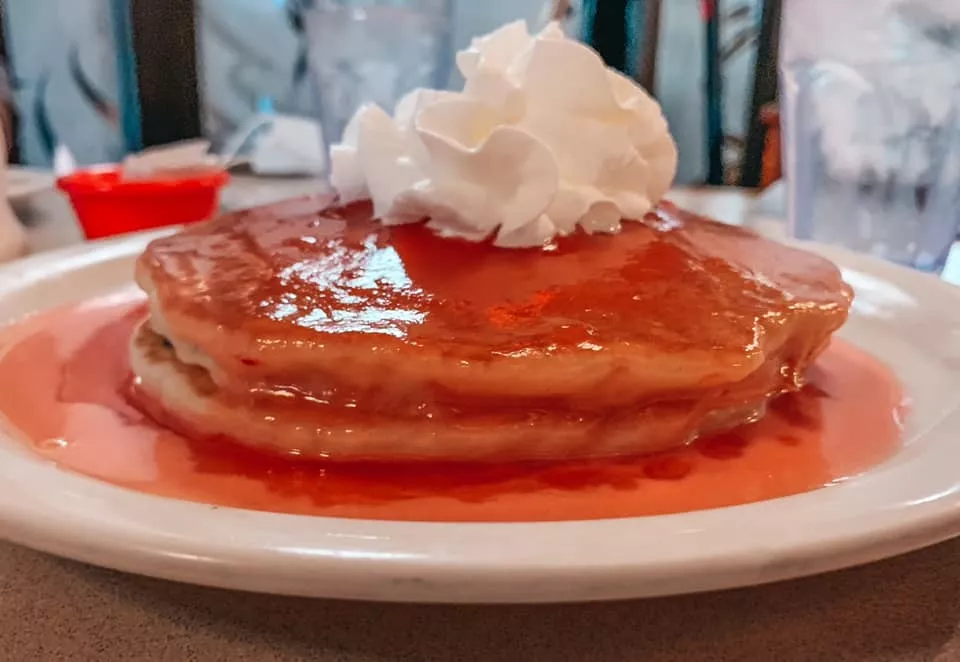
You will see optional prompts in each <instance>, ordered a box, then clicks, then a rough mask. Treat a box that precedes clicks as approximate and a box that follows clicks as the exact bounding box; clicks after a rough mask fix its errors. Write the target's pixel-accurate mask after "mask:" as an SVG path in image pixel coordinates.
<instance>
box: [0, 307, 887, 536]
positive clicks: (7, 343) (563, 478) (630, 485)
mask: <svg viewBox="0 0 960 662" xmlns="http://www.w3.org/2000/svg"><path fill="white" fill-rule="evenodd" d="M142 317H143V307H142V304H140V303H133V302H130V301H129V300H128V301H126V302H118V301H117V300H116V299H108V300H103V301H99V302H98V301H92V302H89V303H87V304H83V305H80V306H76V307H72V308H65V309H60V310H56V311H52V312H49V313H44V314H41V315H39V316H37V317H35V318H32V319H30V320H28V321H26V322H23V323H21V324H20V325H18V326H15V327H12V328H10V329H8V330H6V331H5V332H4V334H3V336H2V339H0V341H2V347H3V353H2V356H0V413H2V414H3V416H4V417H5V418H6V420H7V424H8V426H9V427H10V428H12V430H14V431H16V433H17V434H18V436H19V437H20V438H22V439H23V441H24V442H25V443H28V444H29V445H30V446H31V447H32V448H33V449H34V450H35V451H36V452H37V453H39V454H40V455H42V456H44V457H47V458H49V459H50V460H52V461H54V462H56V463H57V464H58V465H59V466H60V467H62V468H64V469H67V470H72V471H75V472H79V473H81V474H85V475H88V476H91V477H94V478H97V479H100V480H103V481H106V482H109V483H113V484H115V485H118V486H121V487H126V488H129V489H133V490H139V491H143V492H148V493H152V494H157V495H161V496H167V497H173V498H178V499H185V500H190V501H197V502H202V503H210V504H217V505H221V506H234V507H240V508H249V509H255V510H264V511H272V512H281V513H297V514H310V515H327V516H337V517H351V518H367V519H388V520H389V519H393V520H418V521H546V520H579V519H597V518H608V517H629V516H639V515H652V514H661V513H672V512H683V511H690V510H697V509H704V508H715V507H722V506H728V505H735V504H741V503H748V502H753V501H758V500H762V499H770V498H776V497H781V496H786V495H790V494H795V493H799V492H803V491H808V490H812V489H816V488H819V487H822V486H824V485H829V484H830V483H833V482H835V481H838V480H841V479H843V478H846V477H849V476H852V475H856V474H858V473H861V472H863V471H865V470H867V469H869V468H870V467H872V466H874V465H876V464H877V463H879V462H881V461H883V460H884V459H886V458H887V457H889V456H890V455H891V454H892V453H894V452H895V451H896V449H897V448H898V445H899V439H900V425H899V420H900V417H901V415H902V414H903V409H902V405H901V403H902V395H901V392H900V389H899V387H898V385H897V383H896V380H895V379H894V378H893V377H892V375H891V374H890V373H889V371H888V370H886V368H884V367H883V366H882V365H881V364H880V363H878V362H877V361H876V360H874V359H873V358H871V357H870V356H868V355H866V354H864V353H863V352H861V351H859V350H857V349H856V348H854V347H852V346H850V345H847V344H845V343H842V342H839V341H835V342H834V343H833V344H832V345H831V347H830V348H829V349H828V350H827V351H826V352H825V353H824V355H823V356H822V357H821V358H820V360H819V361H818V362H817V364H816V365H815V366H813V367H812V368H811V370H810V374H809V377H810V382H809V385H808V386H807V387H806V388H805V389H804V390H803V391H801V392H800V393H799V394H795V395H788V396H784V397H782V398H780V399H779V400H777V401H776V402H774V403H773V405H772V407H771V411H770V413H769V414H768V415H767V417H766V418H765V419H764V420H763V421H761V422H760V423H759V424H756V425H753V426H750V427H748V428H743V429H740V430H736V431H734V432H731V433H727V434H723V435H720V436H717V437H713V438H708V439H703V440H701V441H699V442H697V443H696V444H694V445H692V446H690V447H687V448H684V449H682V450H679V451H674V452H670V453H664V454H659V455H653V456H647V457H642V458H620V459H615V460H592V461H591V460H585V461H572V462H558V463H514V464H498V465H491V464H486V465H475V464H474V465H471V464H459V465H450V464H342V463H330V462H327V463H322V462H303V461H295V460H290V459H287V458H282V457H276V456H270V455H266V454H262V453H258V452H255V451H251V450H246V449H243V448H241V447H239V446H235V445H231V444H227V443H223V442H220V443H211V442H197V441H191V440H189V439H186V438H184V437H181V436H178V435H176V434H174V433H172V432H169V431H167V430H165V429H163V428H161V427H159V426H158V425H156V424H155V423H153V422H152V421H150V420H148V419H146V418H145V417H144V416H143V415H142V414H141V413H140V412H139V411H138V410H137V409H135V408H133V407H132V406H130V405H129V403H128V400H127V393H128V387H129V380H130V368H129V362H128V353H127V343H128V339H129V336H130V333H131V331H132V329H133V327H134V326H135V324H136V323H137V322H138V321H139V320H140V319H142Z"/></svg>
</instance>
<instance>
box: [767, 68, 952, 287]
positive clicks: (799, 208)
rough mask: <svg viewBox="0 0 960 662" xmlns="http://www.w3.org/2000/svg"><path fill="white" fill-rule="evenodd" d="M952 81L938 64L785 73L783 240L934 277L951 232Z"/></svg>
mask: <svg viewBox="0 0 960 662" xmlns="http://www.w3.org/2000/svg"><path fill="white" fill-rule="evenodd" d="M958 72H960V67H958V66H957V63H955V62H947V61H942V60H941V61H920V60H917V61H909V60H908V61H896V62H882V63H869V64H862V63H861V64H848V63H841V62H836V61H829V60H798V61H795V62H793V63H792V64H789V65H785V66H784V67H783V69H782V71H781V73H782V80H783V89H782V95H783V98H782V101H783V106H784V117H783V121H784V129H785V131H784V135H785V145H784V150H785V166H786V167H785V170H786V177H787V191H788V214H789V221H790V228H791V230H792V233H793V235H794V236H795V237H797V238H800V239H810V240H814V241H818V242H822V243H828V244H837V245H842V246H846V247H847V248H851V249H853V250H856V251H859V252H863V253H870V254H873V255H876V256H879V257H882V258H885V259H888V260H891V261H894V262H897V263H900V264H903V265H906V266H910V267H914V268H916V269H921V270H924V271H929V272H935V273H939V272H940V271H941V270H942V269H943V266H944V262H945V261H946V258H947V255H948V253H949V251H950V248H951V246H952V244H953V242H954V240H955V238H956V236H957V230H958V227H960V108H958V101H960V95H958V89H960V73H958Z"/></svg>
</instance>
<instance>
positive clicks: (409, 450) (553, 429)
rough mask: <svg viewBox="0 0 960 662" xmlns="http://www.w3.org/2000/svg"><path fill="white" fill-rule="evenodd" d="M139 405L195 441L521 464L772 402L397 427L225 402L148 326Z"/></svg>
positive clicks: (748, 418)
mask: <svg viewBox="0 0 960 662" xmlns="http://www.w3.org/2000/svg"><path fill="white" fill-rule="evenodd" d="M130 357H131V365H132V368H133V371H134V375H135V377H136V379H135V380H134V394H133V395H134V398H135V400H136V402H137V404H138V405H139V406H140V408H141V409H142V410H143V411H145V412H146V413H147V414H148V415H150V416H151V417H153V418H155V419H157V420H158V422H160V423H162V424H164V425H166V426H167V427H170V428H172V429H174V430H176V431H178V432H180V433H182V434H185V435H187V436H191V437H195V438H196V437H201V438H214V439H223V440H228V441H233V442H236V443H240V444H243V445H246V446H252V447H256V448H260V449H262V450H266V451H271V452H275V453H282V454H293V455H299V456H304V457H316V458H331V459H337V460H350V461H353V460H373V461H376V460H381V461H388V460H389V461H395V460H444V461H518V460H543V459H573V458H585V457H606V456H616V455H639V454H644V453H651V452H656V451H660V450H664V449H667V448H672V447H676V446H679V445H682V444H685V443H688V442H690V441H692V440H693V439H695V438H697V437H698V436H701V435H704V434H711V433H716V432H720V431H723V430H726V429H730V428H733V427H736V426H739V425H742V424H745V423H749V422H752V421H755V420H757V419H758V418H759V417H760V416H761V415H762V413H763V411H764V408H765V404H766V403H765V402H764V401H761V402H755V403H749V404H745V405H742V406H737V407H732V408H726V409H721V410H712V411H711V410H704V408H703V407H700V406H698V405H697V403H695V402H694V403H692V402H690V401H678V402H664V403H657V404H652V405H649V406H644V407H642V408H637V409H626V410H624V409H618V410H616V411H602V412H582V411H572V410H564V409H557V410H531V411H524V410H514V411H502V410H497V411H489V412H480V413H478V412H471V413H469V414H464V413H462V412H459V411H452V410H451V411H449V412H446V413H443V412H441V413H440V414H430V415H429V416H424V417H406V418H399V417H396V416H391V415H390V414H389V412H377V411H368V410H364V409H362V408H357V407H343V406H333V405H329V404H326V403H324V402H323V401H319V400H317V399H314V398H310V397H309V396H306V395H300V394H296V393H292V392H290V391H276V393H278V395H275V396H272V397H264V396H263V394H262V391H261V393H259V394H258V395H257V396H256V397H255V396H254V395H252V394H251V396H250V397H244V396H238V395H237V394H233V393H224V392H223V391H222V390H221V389H220V388H219V387H218V386H217V385H216V384H215V383H214V382H213V380H212V379H211V378H210V376H209V374H208V373H207V371H206V370H204V369H203V368H201V367H198V366H195V365H188V364H184V363H181V362H180V361H179V360H178V359H177V356H176V353H175V351H174V348H173V347H172V346H171V345H170V343H168V342H166V340H165V339H164V338H163V336H160V335H159V334H157V333H156V332H154V331H153V330H152V329H151V328H150V327H149V325H148V323H146V322H145V323H143V324H141V325H140V327H138V329H137V330H136V331H135V332H134V335H133V338H132V343H131V351H130Z"/></svg>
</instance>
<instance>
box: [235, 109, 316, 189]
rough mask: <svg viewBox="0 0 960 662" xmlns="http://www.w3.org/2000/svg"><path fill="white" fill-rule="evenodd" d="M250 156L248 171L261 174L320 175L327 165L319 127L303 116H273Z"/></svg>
mask: <svg viewBox="0 0 960 662" xmlns="http://www.w3.org/2000/svg"><path fill="white" fill-rule="evenodd" d="M271 120H272V121H271V122H270V124H269V125H268V126H267V129H266V131H265V132H264V134H263V136H261V137H260V139H259V140H257V141H256V143H255V144H254V146H253V150H252V152H251V153H250V168H251V169H252V170H253V171H254V172H257V173H260V174H264V175H292V174H320V173H322V172H323V171H324V168H326V165H327V159H326V154H325V153H324V149H323V135H322V134H321V132H320V125H319V124H318V123H317V122H315V121H313V120H311V119H308V118H306V117H293V116H291V115H274V116H273V117H272V118H271Z"/></svg>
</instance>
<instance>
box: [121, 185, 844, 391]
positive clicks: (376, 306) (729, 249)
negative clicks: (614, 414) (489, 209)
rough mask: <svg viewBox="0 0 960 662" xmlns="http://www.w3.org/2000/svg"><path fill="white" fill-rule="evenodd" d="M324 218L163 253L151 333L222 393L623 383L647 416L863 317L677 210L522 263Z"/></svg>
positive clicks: (511, 256)
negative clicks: (259, 386) (685, 393)
mask: <svg viewBox="0 0 960 662" xmlns="http://www.w3.org/2000/svg"><path fill="white" fill-rule="evenodd" d="M326 202H327V201H324V200H310V199H308V200H300V201H292V202H284V203H280V204H277V205H270V206H268V207H263V208H260V209H256V210H250V211H245V212H239V213H236V214H231V215H227V216H224V217H222V218H219V219H216V220H215V221H213V222H211V223H209V224H204V225H201V226H197V227H192V228H189V229H187V230H185V231H184V232H181V233H179V234H177V235H173V236H170V237H165V238H162V239H158V240H156V241H154V242H152V243H151V245H150V246H149V247H148V248H147V249H146V250H145V251H144V253H143V255H142V256H141V257H140V259H139V261H138V264H137V280H138V282H139V283H140V284H141V286H142V287H143V288H144V289H145V290H146V291H147V292H148V294H150V296H151V299H152V301H153V313H154V315H153V319H152V320H151V324H152V325H153V326H154V327H155V328H156V329H157V331H158V332H160V333H161V334H163V335H165V336H167V337H169V338H170V339H171V340H172V341H173V342H174V344H175V345H176V346H177V347H178V350H180V349H181V348H189V349H190V350H191V351H196V352H199V353H200V354H202V355H203V357H205V359H206V360H205V361H204V364H205V365H209V366H212V367H214V368H215V372H216V375H215V376H217V375H219V376H223V375H227V376H228V377H229V378H226V377H224V378H220V379H218V381H220V382H221V385H222V386H225V387H226V386H229V384H241V385H242V384H245V382H248V381H251V380H259V381H266V382H274V383H277V381H278V380H279V383H284V384H291V383H293V384H298V385H300V384H301V383H302V382H303V381H305V380H306V381H309V379H310V378H311V377H313V376H315V375H317V374H318V373H320V374H321V375H325V376H331V377H332V378H335V379H336V380H337V381H338V384H343V383H345V382H348V381H353V382H356V383H357V384H360V385H361V386H363V387H367V386H369V385H370V383H371V382H375V383H376V384H377V385H380V386H382V385H384V380H383V379H382V375H383V371H384V370H387V371H389V372H390V374H391V375H392V380H391V381H390V382H388V383H387V385H389V384H390V383H396V384H398V388H401V389H402V390H404V391H407V390H409V388H411V386H412V385H413V384H414V383H431V384H434V383H439V384H442V385H443V387H444V388H445V389H447V390H448V391H450V392H451V393H452V394H460V393H466V394H470V395H471V397H472V396H474V395H476V394H477V393H478V392H486V393H487V394H491V393H492V394H503V393H509V394H510V395H517V396H526V397H542V396H544V395H550V396H553V395H571V394H572V395H575V396H576V397H577V399H578V400H579V401H585V400H586V399H587V396H588V395H589V394H595V395H597V396H598V397H602V396H601V393H600V392H601V389H596V388H590V387H589V386H590V385H591V384H593V383H595V382H596V381H597V380H598V379H600V378H604V377H606V376H608V373H610V372H617V371H618V372H619V373H620V374H619V376H618V379H619V380H620V382H622V383H621V384H620V387H619V388H618V389H606V390H607V391H608V392H609V391H616V392H619V393H623V394H628V395H629V397H630V398H631V399H634V400H635V399H636V397H643V395H644V394H649V393H651V392H653V393H656V394H657V395H658V397H659V396H660V395H662V393H663V391H664V389H665V388H671V389H672V388H676V389H679V390H691V391H695V390H698V389H700V388H702V387H703V386H704V385H707V386H709V385H715V384H717V383H720V384H723V385H726V384H729V383H732V382H736V381H737V380H738V379H740V378H742V377H743V376H745V375H747V374H750V373H752V372H753V371H754V370H755V369H756V368H757V367H758V364H759V363H760V362H762V360H763V359H764V357H766V356H769V355H771V354H774V353H776V352H777V351H778V350H779V349H780V347H781V346H785V347H786V349H785V352H786V353H789V354H790V357H785V358H789V361H788V362H789V363H792V362H794V361H795V362H797V363H800V364H803V363H805V359H806V358H807V356H808V355H809V354H811V353H812V352H813V350H814V349H816V348H818V347H819V346H820V345H821V344H822V342H823V341H824V340H825V339H826V338H827V337H829V334H830V333H832V332H833V331H834V330H835V329H837V328H838V327H839V326H840V325H841V324H842V323H843V321H844V319H846V314H847V309H848V307H849V302H850V296H851V295H850V289H849V287H848V286H847V285H846V284H845V283H844V282H843V281H842V279H841V277H840V273H839V271H838V270H837V268H836V267H835V266H834V265H833V264H832V263H830V262H829V261H827V260H825V259H823V258H821V257H819V256H816V255H813V254H810V253H805V252H802V251H798V250H795V249H793V248H789V247H786V246H783V245H780V244H776V243H774V242H771V241H768V240H766V239H764V238H762V237H759V236H757V235H756V234H754V233H752V232H750V231H748V230H744V229H741V228H735V227H731V226H728V225H723V224H721V223H718V222H716V221H712V220H710V219H706V218H703V217H700V216H697V215H695V214H691V213H689V212H685V211H682V210H679V209H677V208H676V207H674V206H672V205H670V204H669V203H665V204H664V205H662V206H661V207H660V208H659V209H658V211H657V212H656V213H655V214H651V215H649V216H648V217H647V218H646V219H644V220H643V221H642V222H633V221H629V222H624V224H623V230H622V232H620V233H619V234H617V235H586V234H583V233H579V234H575V235H572V236H570V237H565V238H561V239H558V240H557V241H556V242H555V244H553V245H551V246H548V247H544V248H543V249H525V250H519V249H517V250H507V249H499V248H494V247H491V246H490V245H488V244H486V243H482V242H480V243H473V242H467V241H462V240H453V239H444V238H440V237H437V236H435V235H433V234H432V233H431V231H430V230H428V229H426V228H425V227H424V225H423V224H412V225H405V226H396V227H390V226H384V225H383V224H382V223H379V222H378V221H376V220H375V219H373V218H372V211H371V208H370V206H369V205H368V204H365V203H357V204H354V205H350V206H347V207H329V206H327V204H326ZM224 330H226V331H228V333H224ZM345 360H348V361H349V368H344V362H345ZM639 363H642V364H643V368H642V369H639V368H636V366H635V365H634V364H639ZM365 377H368V378H369V379H364V378H365ZM671 380H672V381H675V382H676V383H668V382H670V381H671ZM304 387H305V389H306V390H313V389H314V388H316V384H313V383H306V384H304Z"/></svg>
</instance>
